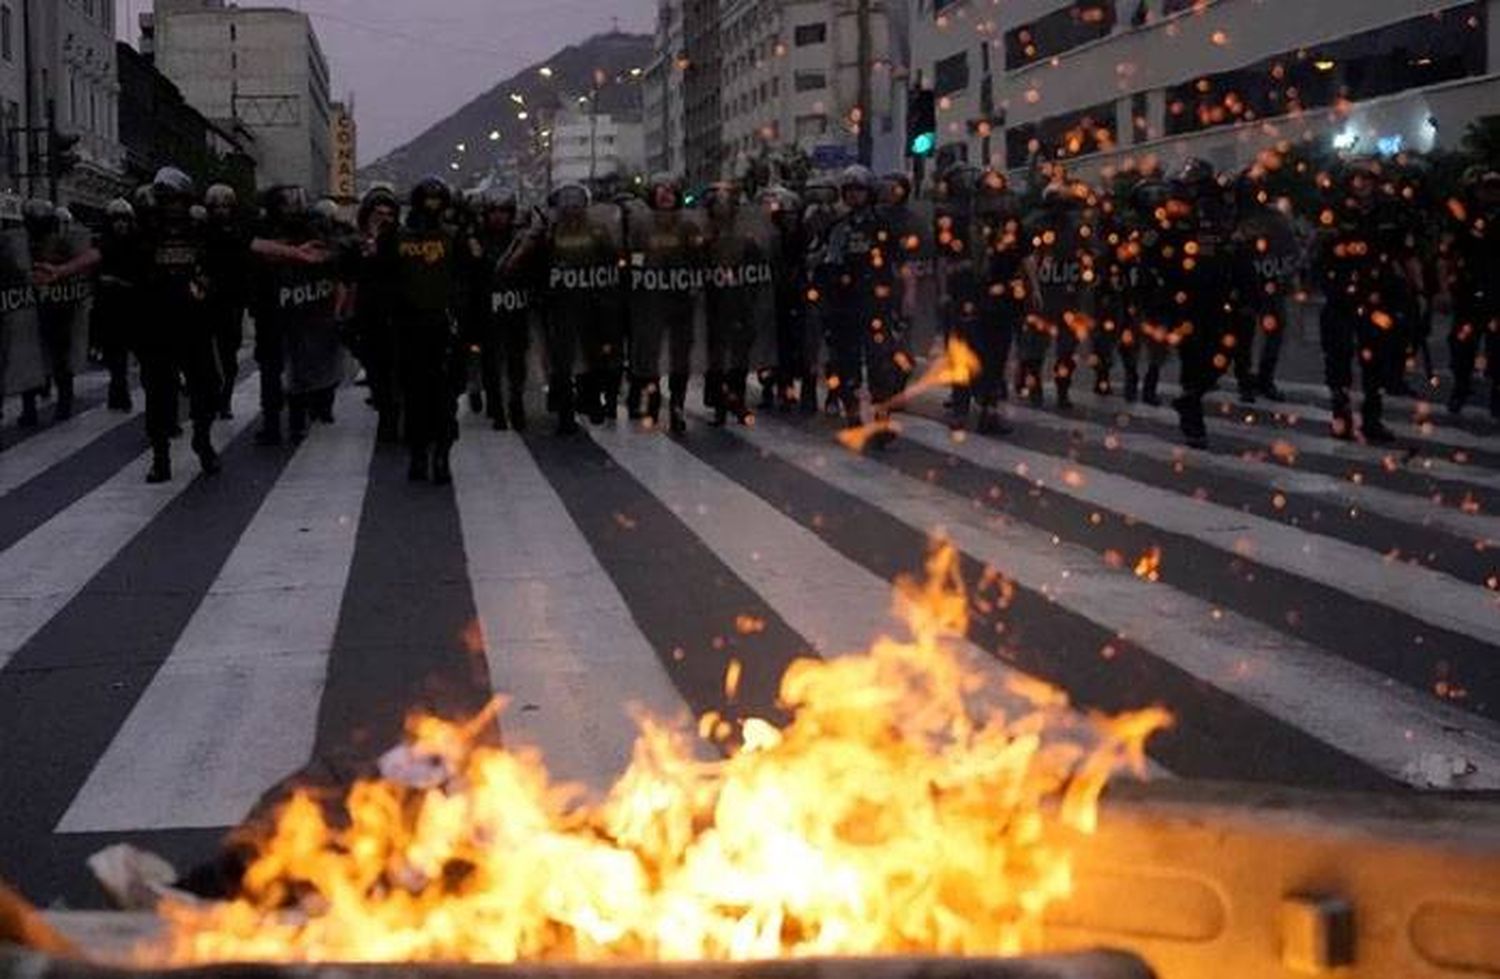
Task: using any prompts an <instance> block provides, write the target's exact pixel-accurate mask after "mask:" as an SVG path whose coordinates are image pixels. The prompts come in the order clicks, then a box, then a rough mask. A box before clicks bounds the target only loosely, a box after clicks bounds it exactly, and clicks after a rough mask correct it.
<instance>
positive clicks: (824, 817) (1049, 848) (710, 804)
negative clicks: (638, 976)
mask: <svg viewBox="0 0 1500 979" xmlns="http://www.w3.org/2000/svg"><path fill="white" fill-rule="evenodd" d="M927 570H928V576H927V579H926V581H925V582H919V581H915V580H904V581H901V582H898V585H897V589H896V605H897V609H898V611H899V612H900V613H901V614H902V617H903V618H904V620H905V622H906V625H907V629H908V631H909V633H910V636H909V638H906V639H904V640H899V641H898V640H896V639H890V638H887V639H881V640H878V641H877V642H876V643H875V644H874V645H873V647H872V648H871V649H870V650H869V651H867V652H864V653H860V654H857V655H851V656H846V657H842V658H837V659H831V660H827V661H823V660H804V661H800V662H798V663H796V664H794V665H793V666H792V667H791V668H790V669H789V670H788V671H787V673H786V675H785V677H784V678H783V681H782V685H781V700H782V703H783V706H784V707H785V708H786V709H787V712H788V714H789V716H790V718H791V719H790V721H789V722H788V723H787V724H786V726H784V727H781V728H777V727H776V726H774V725H772V724H770V723H768V722H766V721H764V720H759V719H753V718H752V719H748V720H744V721H741V722H738V723H737V724H735V725H734V726H733V727H734V730H735V731H736V732H737V734H738V739H737V745H736V746H735V747H733V748H732V749H728V750H727V751H726V756H725V757H722V758H719V759H717V760H711V761H705V760H703V759H702V757H701V756H700V755H699V754H698V753H695V751H694V739H693V736H692V734H691V733H690V732H689V731H687V730H684V729H683V728H681V727H677V726H673V725H668V724H664V723H662V722H660V721H657V720H655V719H651V718H642V719H641V721H640V735H639V739H638V741H637V743H636V745H635V749H634V755H633V760H632V762H631V764H630V766H629V767H628V769H627V770H626V771H625V773H624V774H623V775H622V776H621V778H620V779H619V781H618V782H617V783H616V784H615V786H614V787H613V789H612V790H611V791H610V792H609V794H608V796H607V797H606V798H604V799H602V800H585V799H584V798H583V797H582V793H581V791H580V790H578V789H576V788H574V787H570V786H567V785H559V784H556V783H553V782H552V781H551V780H550V779H549V777H548V775H547V772H546V769H545V767H544V766H543V765H542V763H541V760H540V759H539V758H538V757H536V756H535V755H533V754H530V753H527V752H521V751H510V750H504V749H501V748H496V747H491V746H488V745H486V744H483V743H481V738H480V735H481V733H482V732H483V730H484V729H485V728H487V727H488V726H489V725H490V724H491V722H492V721H493V713H494V710H498V709H499V708H498V705H496V706H495V707H494V710H492V711H491V712H487V713H486V714H485V715H483V716H481V717H480V718H477V719H475V720H474V721H471V722H470V723H468V724H466V725H458V724H452V723H448V722H445V721H440V720H437V719H433V718H419V719H416V720H414V721H413V722H412V723H411V725H410V726H409V738H410V739H409V743H408V744H407V745H405V746H403V747H402V748H400V749H398V750H397V752H394V753H393V754H394V755H396V756H398V758H399V760H400V761H401V769H402V772H403V776H402V777H401V778H400V779H392V778H383V779H377V780H368V781H363V782H360V783H358V784H357V785H355V786H354V788H353V789H352V790H351V791H350V792H349V794H348V796H347V798H346V799H345V800H344V804H343V811H342V812H341V813H340V815H339V816H338V818H337V820H336V821H335V820H332V819H331V817H330V816H329V815H328V814H327V813H326V812H325V810H324V809H323V808H322V807H320V806H319V804H318V803H316V802H315V801H314V800H313V799H312V797H311V796H307V795H299V796H297V797H296V798H294V799H293V800H292V801H291V802H290V803H289V804H287V805H286V806H285V807H284V809H283V810H282V811H281V812H280V813H279V814H278V816H277V819H276V822H275V825H274V828H273V829H272V830H271V831H270V832H269V833H268V835H267V838H266V839H265V840H264V841H263V842H262V843H261V844H260V846H259V849H258V853H257V855H256V856H255V858H254V859H253V861H252V862H251V864H250V866H249V868H248V871H247V873H246V875H245V878H244V882H243V888H242V894H241V895H240V896H239V897H238V898H237V899H235V900H233V901H230V902H225V903H216V904H202V905H195V904H187V903H180V902H178V903H169V904H167V905H164V906H163V908H162V909H161V910H162V914H163V917H164V919H165V921H166V922H167V926H168V927H167V935H166V937H165V938H164V939H163V941H162V944H161V945H160V946H158V947H155V948H152V949H148V950H145V951H144V952H143V955H144V956H145V957H146V958H148V959H149V960H150V961H153V962H162V961H165V962H170V963H174V964H188V963H212V962H222V961H348V962H369V961H476V962H495V963H504V962H517V961H580V962H610V961H616V962H618V961H642V960H663V961H683V960H747V959H765V958H776V957H784V956H809V955H848V954H853V955H868V954H895V953H913V952H918V953H922V952H926V953H941V954H967V955H992V954H1012V953H1017V952H1021V951H1025V950H1029V949H1032V948H1034V947H1035V946H1036V944H1037V942H1038V938H1039V929H1040V925H1041V920H1042V915H1043V912H1044V911H1045V910H1046V908H1047V907H1048V906H1049V905H1051V904H1052V903H1053V902H1056V901H1059V900H1061V899H1064V898H1066V897H1067V896H1068V894H1069V891H1070V887H1071V879H1070V867H1071V863H1070V854H1069V850H1068V847H1067V845H1066V838H1067V833H1065V832H1058V831H1057V827H1058V826H1059V825H1061V826H1063V827H1067V828H1070V829H1073V830H1080V831H1085V832H1087V831H1090V830H1092V828H1093V824H1094V820H1095V818H1096V811H1097V800H1098V797H1099V794H1100V792H1101V791H1102V790H1103V787H1104V784H1105V781H1106V779H1107V778H1108V777H1109V775H1110V774H1111V773H1112V772H1113V771H1115V770H1116V769H1117V768H1119V767H1121V766H1122V765H1125V764H1127V763H1128V764H1133V765H1135V766H1136V767H1137V768H1140V767H1142V765H1143V762H1144V747H1143V746H1144V743H1145V741H1146V739H1147V737H1149V736H1150V735H1151V734H1152V733H1153V732H1154V731H1156V730H1158V729H1160V728H1161V727H1163V726H1165V724H1166V723H1168V721H1169V718H1168V716H1167V715H1166V714H1165V713H1164V712H1163V711H1161V710H1159V709H1150V710H1145V711H1142V712H1139V713H1135V714H1131V715H1128V716H1124V717H1120V718H1114V719H1104V718H1094V719H1091V720H1090V721H1089V722H1088V723H1086V724H1079V723H1078V722H1077V715H1076V714H1073V713H1071V712H1069V711H1067V710H1066V706H1067V701H1066V697H1065V696H1064V695H1063V694H1062V693H1061V692H1060V691H1057V690H1055V689H1053V688H1051V687H1049V686H1047V685H1045V684H1042V683H1040V682H1037V681H1020V682H1016V683H1014V684H1012V685H1011V686H1010V688H1009V689H1007V690H1004V691H1000V693H1001V694H1002V695H1004V696H1005V697H1007V698H1008V700H1007V702H1008V703H1014V704H1016V705H1018V707H1019V710H1017V711H1016V712H1015V713H1014V716H1010V715H1008V714H1006V713H1004V712H1002V711H1001V710H1000V709H999V708H997V707H995V706H992V705H993V704H994V703H995V701H994V699H988V700H986V699H985V698H984V697H983V694H984V692H985V691H984V690H983V687H984V685H985V681H984V679H983V678H982V677H981V676H980V675H978V674H975V673H971V672H969V671H968V670H967V669H966V668H965V667H964V666H962V665H961V660H960V659H959V657H958V654H957V653H956V652H954V651H953V649H952V648H951V643H952V641H953V640H954V639H955V638H957V637H961V636H962V635H964V633H965V629H966V627H967V618H968V597H967V595H966V593H965V589H964V587H963V582H962V580H961V577H960V564H959V557H958V555H957V553H956V552H955V551H954V550H953V549H952V548H951V547H949V546H938V547H935V548H934V550H933V552H932V555H931V557H930V559H929V562H928V569H927ZM991 692H992V693H993V691H991ZM979 704H987V705H991V706H985V707H980V706H978V705H979ZM1070 725H1071V726H1072V728H1073V730H1071V731H1069V730H1067V729H1068V727H1069V726H1070ZM711 726H712V727H714V728H716V729H720V730H722V729H723V728H724V726H725V722H724V721H723V719H722V718H718V719H716V720H715V723H714V724H713V725H711ZM1079 728H1083V730H1079ZM390 758H391V756H387V761H389V760H390ZM393 767H394V766H391V765H387V764H383V765H382V768H383V770H387V771H389V770H391V769H392V768H393Z"/></svg>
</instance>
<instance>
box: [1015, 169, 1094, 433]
mask: <svg viewBox="0 0 1500 979" xmlns="http://www.w3.org/2000/svg"><path fill="white" fill-rule="evenodd" d="M1079 203H1080V202H1079V201H1078V199H1077V198H1076V197H1074V196H1073V194H1072V192H1071V191H1064V192H1062V193H1054V194H1053V195H1051V196H1050V198H1049V199H1048V200H1047V201H1046V203H1044V204H1043V206H1042V208H1041V210H1040V211H1038V212H1037V213H1036V214H1034V215H1033V216H1032V218H1031V220H1030V221H1029V222H1028V223H1027V227H1026V235H1027V238H1028V240H1029V245H1030V252H1031V255H1030V260H1031V262H1032V263H1033V264H1034V268H1035V270H1036V281H1037V289H1038V290H1039V293H1040V295H1039V299H1040V302H1039V306H1040V310H1041V312H1040V314H1036V315H1032V316H1030V317H1028V318H1027V325H1026V329H1025V330H1024V331H1023V333H1022V335H1021V342H1020V345H1019V346H1020V350H1019V354H1020V361H1021V369H1020V375H1019V379H1018V380H1019V384H1018V386H1019V387H1020V388H1021V389H1022V390H1023V391H1024V392H1025V394H1026V395H1027V397H1028V398H1029V399H1030V401H1031V403H1032V404H1034V405H1039V404H1041V403H1042V365H1043V363H1044V362H1045V361H1046V358H1047V350H1048V348H1049V347H1052V346H1053V345H1054V344H1055V345H1056V350H1055V353H1054V359H1053V365H1052V380H1053V383H1054V384H1055V385H1056V388H1057V403H1058V407H1061V408H1066V407H1069V406H1070V405H1071V404H1072V401H1071V399H1070V396H1069V392H1070V389H1071V388H1072V385H1073V376H1074V374H1076V373H1077V371H1078V357H1077V355H1078V346H1079V343H1080V342H1081V341H1082V339H1083V338H1084V337H1085V336H1087V335H1088V333H1089V331H1090V329H1091V327H1092V325H1093V317H1094V291H1095V288H1096V286H1097V285H1098V275H1099V273H1098V265H1099V253H1098V250H1097V247H1096V245H1095V243H1094V241H1093V240H1092V230H1091V229H1089V228H1088V226H1087V225H1086V224H1085V222H1084V219H1083V214H1082V211H1081V208H1080V206H1079Z"/></svg>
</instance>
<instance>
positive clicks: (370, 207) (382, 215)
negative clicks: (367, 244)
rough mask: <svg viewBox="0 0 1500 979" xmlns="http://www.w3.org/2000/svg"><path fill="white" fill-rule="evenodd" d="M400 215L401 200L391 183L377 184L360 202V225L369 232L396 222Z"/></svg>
mask: <svg viewBox="0 0 1500 979" xmlns="http://www.w3.org/2000/svg"><path fill="white" fill-rule="evenodd" d="M400 217H401V201H400V200H399V199H398V198H397V197H396V191H395V190H394V189H392V188H391V186H390V185H389V184H376V185H375V186H373V187H371V188H370V189H369V190H368V191H366V192H365V196H364V197H363V198H362V199H361V200H360V202H359V215H358V221H359V227H360V230H362V231H364V232H366V233H367V234H369V233H377V232H379V231H380V229H381V228H383V227H385V226H387V225H391V224H395V223H396V221H397V220H398V219H399V218H400Z"/></svg>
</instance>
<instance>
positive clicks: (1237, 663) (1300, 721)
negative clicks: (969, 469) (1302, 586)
mask: <svg viewBox="0 0 1500 979" xmlns="http://www.w3.org/2000/svg"><path fill="white" fill-rule="evenodd" d="M903 424H905V425H907V426H908V431H909V432H910V430H911V428H913V427H917V426H916V425H914V424H913V420H912V419H910V417H909V416H907V417H905V418H903ZM931 427H932V428H933V429H938V430H939V431H941V428H940V426H937V425H932V426H931ZM735 434H737V435H738V436H739V437H741V438H743V439H745V440H746V441H748V442H750V443H751V444H752V445H755V446H757V447H759V448H761V449H764V450H766V451H769V452H771V453H773V454H775V455H777V456H779V457H781V458H783V459H785V460H787V461H788V462H790V463H791V464H793V465H795V466H796V467H798V468H799V469H801V470H803V471H804V472H807V473H809V474H810V475H812V476H814V477H816V478H818V479H821V480H823V481H825V482H827V483H829V484H830V485H832V486H834V487H836V488H838V489H840V490H842V491H844V492H846V493H849V494H851V495H853V496H856V497H858V498H859V499H861V500H864V501H866V502H868V503H870V504H871V505H873V506H876V507H878V508H880V509H881V510H883V511H885V512H886V513H888V514H890V515H891V516H892V517H894V518H895V519H897V520H900V521H901V522H903V523H905V524H907V525H909V526H911V527H914V528H919V529H930V528H934V527H941V528H942V530H943V532H944V533H946V534H947V535H949V536H950V537H951V538H952V539H953V541H954V542H955V543H956V544H957V545H958V546H959V547H961V548H963V549H964V550H965V551H967V552H968V553H969V554H971V555H973V556H974V557H975V558H977V559H979V560H981V561H985V562H988V563H989V564H991V565H993V566H994V567H995V568H996V569H997V570H999V571H1001V572H1002V573H1004V574H1006V575H1008V576H1010V577H1011V578H1012V579H1014V580H1015V581H1016V582H1017V583H1018V584H1019V585H1021V586H1022V587H1024V588H1027V589H1030V590H1032V591H1036V592H1040V593H1043V594H1046V595H1047V596H1048V597H1050V598H1052V599H1053V600H1054V601H1056V602H1057V603H1058V605H1060V606H1061V607H1063V608H1065V609H1067V610H1069V611H1071V612H1073V613H1074V614H1076V615H1079V616H1082V617H1084V618H1086V619H1088V620H1090V621H1092V622H1094V623H1096V624H1098V625H1099V626H1101V627H1103V628H1105V629H1108V630H1111V631H1113V632H1115V633H1117V634H1120V635H1123V636H1125V637H1126V638H1128V639H1129V640H1130V641H1132V642H1134V643H1136V644H1138V645H1140V646H1141V647H1143V648H1144V649H1146V650H1148V651H1150V652H1151V653H1152V654H1154V655H1156V656H1158V657H1160V658H1162V659H1164V660H1166V661H1167V662H1170V663H1172V664H1173V665H1175V666H1177V667H1178V668H1180V669H1182V670H1184V671H1185V672H1187V673H1189V674H1191V675H1193V676H1195V677H1198V678H1199V679H1201V680H1203V681H1204V682H1206V683H1210V684H1212V685H1214V686H1215V687H1218V688H1219V689H1221V690H1223V691H1225V692H1226V693H1228V694H1230V695H1231V696H1234V697H1236V698H1238V699H1240V700H1242V701H1244V702H1246V703H1249V704H1252V705H1253V706H1255V707H1257V708H1259V709H1260V710H1262V711H1264V712H1265V713H1267V714H1269V715H1271V716H1272V717H1276V718H1278V719H1280V720H1282V721H1284V722H1285V723H1287V724H1290V725H1292V726H1294V727H1297V728H1300V729H1301V730H1303V731H1305V732H1307V733H1308V734H1309V735H1311V736H1312V737H1314V738H1317V739H1318V740H1320V741H1323V742H1324V743H1326V744H1329V745H1332V746H1333V747H1335V748H1337V749H1338V750H1340V751H1343V752H1345V753H1346V754H1348V755H1350V756H1352V757H1354V758H1357V759H1359V760H1360V761H1362V762H1364V763H1366V764H1368V765H1370V766H1371V767H1372V768H1375V769H1376V770H1378V771H1381V772H1383V773H1385V774H1387V775H1390V776H1392V777H1394V778H1398V779H1405V780H1408V781H1416V779H1415V778H1413V776H1412V772H1411V767H1412V766H1413V765H1415V764H1416V763H1418V762H1420V761H1421V760H1422V759H1423V758H1424V757H1427V756H1431V755H1441V756H1443V757H1455V758H1465V759H1467V760H1469V761H1470V762H1472V763H1473V764H1474V765H1475V766H1476V768H1477V771H1476V772H1475V773H1474V774H1472V775H1471V776H1469V777H1468V778H1467V779H1465V780H1464V781H1463V782H1462V783H1461V785H1462V786H1463V787H1472V788H1500V726H1497V725H1495V724H1493V723H1492V722H1489V721H1485V720H1483V719H1482V718H1478V717H1475V716H1473V715H1471V714H1468V713H1466V712H1463V711H1459V710H1456V709H1453V708H1450V707H1447V706H1446V705H1444V704H1442V703H1439V702H1437V701H1435V700H1434V699H1432V698H1429V697H1426V696H1424V695H1422V694H1421V693H1418V692H1417V691H1414V690H1411V689H1410V688H1407V687H1405V686H1402V685H1400V684H1396V683H1393V682H1392V681H1391V680H1390V679H1389V678H1387V677H1385V676H1382V675H1380V674H1378V673H1375V672H1374V671H1371V670H1366V669H1363V668H1361V667H1359V666H1357V665H1355V664H1352V663H1350V662H1348V661H1347V660H1344V659H1342V658H1340V657H1337V656H1333V655H1331V654H1329V653H1327V652H1325V651H1323V650H1321V649H1319V648H1317V647H1315V646H1312V645H1310V644H1308V643H1304V642H1301V641H1299V640H1297V639H1295V638H1293V637H1290V636H1286V635H1284V634H1282V633H1280V632H1277V631H1275V630H1273V629H1268V628H1266V627H1265V626H1262V625H1261V624H1259V623H1258V622H1255V621H1254V620H1252V619H1249V618H1246V617H1244V616H1241V615H1239V614H1237V613H1235V612H1233V611H1231V610H1223V609H1220V610H1216V609H1215V607H1214V606H1212V605H1210V604H1209V603H1207V602H1203V601H1200V600H1198V599H1196V598H1193V597H1192V596H1190V595H1187V594H1184V593H1181V592H1178V591H1176V590H1175V589H1172V588H1169V587H1166V586H1163V585H1157V584H1150V583H1148V582H1145V581H1143V580H1141V579H1139V578H1137V577H1135V575H1134V574H1132V573H1131V571H1130V570H1129V569H1124V570H1116V569H1111V568H1109V567H1107V566H1106V565H1105V564H1104V562H1103V561H1101V560H1100V558H1099V556H1098V555H1097V554H1095V553H1094V552H1093V551H1091V550H1088V549H1086V548H1083V547H1080V546H1077V545H1072V544H1066V543H1058V542H1055V540H1054V538H1053V537H1052V535H1050V534H1048V533H1046V532H1045V531H1041V530H1038V529H1036V528H1033V527H1030V526H1028V525H1025V524H1022V523H1020V522H1017V521H1012V520H1007V519H1004V518H1003V517H1000V516H998V515H995V514H993V513H989V512H987V511H985V510H983V509H979V508H976V507H974V505H973V504H972V502H971V501H968V500H965V499H962V498H960V497H958V496H956V495H954V494H952V493H949V492H947V491H945V490H941V489H938V488H936V487H933V486H930V485H929V484H927V483H925V482H923V481H921V480H918V479H915V478H912V477H909V476H905V475H903V474H900V473H899V472H898V471H897V470H894V469H892V468H891V467H888V466H885V465H882V464H880V463H878V462H875V461H873V460H869V459H865V458H861V457H858V456H854V455H852V454H850V453H848V452H846V451H844V450H843V449H841V448H839V447H837V446H836V445H833V444H831V443H829V442H826V441H823V440H820V439H816V438H814V437H812V436H809V435H806V434H804V433H802V432H799V431H797V430H795V429H793V428H791V427H790V426H786V425H783V424H780V423H775V422H772V423H770V424H768V425H766V426H765V427H764V428H762V429H739V430H736V432H735ZM923 441H925V440H923ZM932 441H933V442H934V443H936V444H938V445H939V446H940V447H941V448H943V449H944V450H945V451H953V450H954V449H957V448H962V446H953V445H951V444H948V436H947V433H946V432H942V434H941V438H934V439H933V440H932ZM972 442H973V440H969V442H966V443H964V444H965V445H969V444H972ZM898 451H899V450H898ZM893 476H899V477H900V478H896V479H893V478H892V477H893ZM1152 492H1153V493H1154V495H1156V496H1161V495H1163V494H1161V493H1160V491H1152ZM1216 611H1217V614H1216Z"/></svg>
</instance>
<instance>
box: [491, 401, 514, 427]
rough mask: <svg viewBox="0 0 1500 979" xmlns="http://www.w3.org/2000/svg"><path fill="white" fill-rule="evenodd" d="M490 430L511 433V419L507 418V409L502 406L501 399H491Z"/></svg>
mask: <svg viewBox="0 0 1500 979" xmlns="http://www.w3.org/2000/svg"><path fill="white" fill-rule="evenodd" d="M489 407H490V428H493V429H494V430H495V431H497V432H508V431H510V419H509V418H507V417H506V414H505V408H504V407H502V406H501V404H500V399H499V398H491V399H490V405H489Z"/></svg>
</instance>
